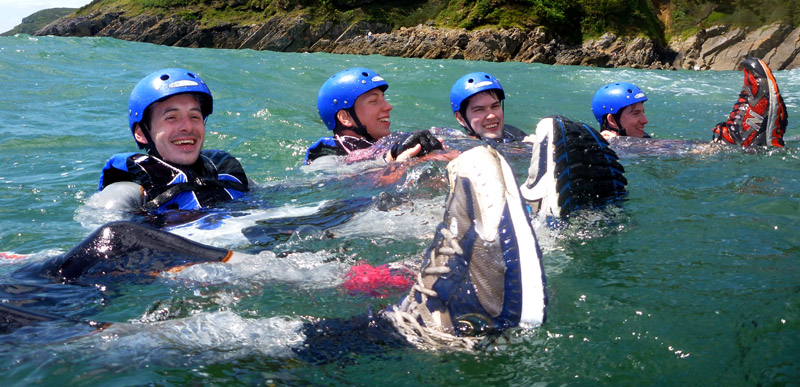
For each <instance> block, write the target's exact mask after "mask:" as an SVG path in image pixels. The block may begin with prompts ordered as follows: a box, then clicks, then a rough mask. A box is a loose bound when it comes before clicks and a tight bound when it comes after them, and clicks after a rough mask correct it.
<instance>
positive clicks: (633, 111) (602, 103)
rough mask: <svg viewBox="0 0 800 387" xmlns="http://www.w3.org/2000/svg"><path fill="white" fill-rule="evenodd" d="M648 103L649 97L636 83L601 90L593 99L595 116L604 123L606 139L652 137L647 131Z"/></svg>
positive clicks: (602, 132) (610, 86) (602, 129)
mask: <svg viewBox="0 0 800 387" xmlns="http://www.w3.org/2000/svg"><path fill="white" fill-rule="evenodd" d="M645 101H647V96H646V95H645V94H644V92H643V91H642V90H641V89H639V87H638V86H636V85H634V84H632V83H628V82H615V83H609V84H607V85H605V86H603V87H601V88H599V89H598V90H597V92H595V93H594V97H593V98H592V113H594V118H595V119H596V120H597V123H599V124H600V134H601V135H602V136H603V138H605V139H607V140H608V139H611V138H613V137H616V136H629V137H638V138H650V135H649V134H647V133H646V132H645V131H644V127H645V125H647V123H648V121H647V116H646V115H645V114H644V102H645Z"/></svg>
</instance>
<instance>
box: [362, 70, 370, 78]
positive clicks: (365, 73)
mask: <svg viewBox="0 0 800 387" xmlns="http://www.w3.org/2000/svg"><path fill="white" fill-rule="evenodd" d="M361 75H363V76H365V77H368V76H369V74H367V72H366V71H365V72H363V73H361Z"/></svg>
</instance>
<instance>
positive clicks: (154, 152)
mask: <svg viewBox="0 0 800 387" xmlns="http://www.w3.org/2000/svg"><path fill="white" fill-rule="evenodd" d="M139 128H141V130H142V134H143V135H144V138H145V139H147V144H144V148H145V149H147V154H149V155H150V156H155V157H158V158H162V157H161V154H160V153H158V149H156V143H155V141H153V138H152V137H150V128H148V127H147V125H146V124H145V123H144V122H139Z"/></svg>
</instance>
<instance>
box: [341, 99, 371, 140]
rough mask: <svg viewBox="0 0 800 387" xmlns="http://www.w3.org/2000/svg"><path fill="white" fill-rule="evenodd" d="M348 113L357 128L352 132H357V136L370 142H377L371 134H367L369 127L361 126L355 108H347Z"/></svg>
mask: <svg viewBox="0 0 800 387" xmlns="http://www.w3.org/2000/svg"><path fill="white" fill-rule="evenodd" d="M347 113H349V114H350V118H352V119H353V122H355V124H356V127H355V128H353V129H352V130H353V131H354V132H356V134H357V135H359V136H362V137H364V138H365V139H367V141H369V142H375V141H377V140H375V139H374V138H373V137H372V136H371V135H370V134H369V132H367V127H366V126H364V125H362V124H361V121H360V120H359V119H358V116H357V115H356V109H355V107H349V108H347Z"/></svg>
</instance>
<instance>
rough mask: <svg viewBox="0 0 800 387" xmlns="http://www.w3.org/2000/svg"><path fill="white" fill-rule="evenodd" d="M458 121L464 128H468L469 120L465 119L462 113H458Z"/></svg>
mask: <svg viewBox="0 0 800 387" xmlns="http://www.w3.org/2000/svg"><path fill="white" fill-rule="evenodd" d="M455 114H456V121H458V123H459V124H461V126H463V127H465V128H466V127H467V120H465V119H464V116H462V115H461V112H456V113H455Z"/></svg>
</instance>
